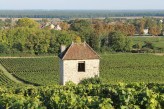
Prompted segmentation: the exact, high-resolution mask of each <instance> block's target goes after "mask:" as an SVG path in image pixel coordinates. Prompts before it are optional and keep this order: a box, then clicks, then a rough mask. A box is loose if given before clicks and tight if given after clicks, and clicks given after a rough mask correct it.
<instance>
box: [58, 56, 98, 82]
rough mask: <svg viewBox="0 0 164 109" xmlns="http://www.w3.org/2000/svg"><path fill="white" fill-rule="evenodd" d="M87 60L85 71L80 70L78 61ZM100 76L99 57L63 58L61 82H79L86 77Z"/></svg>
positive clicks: (61, 62)
mask: <svg viewBox="0 0 164 109" xmlns="http://www.w3.org/2000/svg"><path fill="white" fill-rule="evenodd" d="M79 61H85V72H78V62H79ZM96 75H97V76H99V59H92V60H63V61H62V60H61V61H60V84H62V85H65V83H66V82H68V81H72V82H74V83H76V84H77V83H79V82H80V80H82V79H84V78H91V77H94V76H96Z"/></svg>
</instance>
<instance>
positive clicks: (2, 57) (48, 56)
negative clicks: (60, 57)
mask: <svg viewBox="0 0 164 109" xmlns="http://www.w3.org/2000/svg"><path fill="white" fill-rule="evenodd" d="M45 57H46V58H48V57H57V56H31V57H19V56H18V57H12V56H5V57H0V58H45Z"/></svg>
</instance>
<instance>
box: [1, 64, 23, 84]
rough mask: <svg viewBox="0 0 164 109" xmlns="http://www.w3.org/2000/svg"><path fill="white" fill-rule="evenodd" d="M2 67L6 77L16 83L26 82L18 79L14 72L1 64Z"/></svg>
mask: <svg viewBox="0 0 164 109" xmlns="http://www.w3.org/2000/svg"><path fill="white" fill-rule="evenodd" d="M0 69H1V70H2V71H3V73H4V75H5V76H6V77H8V78H9V79H10V80H12V81H14V82H16V83H21V84H24V82H22V81H19V80H18V79H16V78H15V77H14V76H13V75H12V74H10V73H9V72H8V71H7V70H6V69H5V68H4V67H3V66H2V65H1V64H0Z"/></svg>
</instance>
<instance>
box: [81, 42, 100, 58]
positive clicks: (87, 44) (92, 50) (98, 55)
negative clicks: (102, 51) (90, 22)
mask: <svg viewBox="0 0 164 109" xmlns="http://www.w3.org/2000/svg"><path fill="white" fill-rule="evenodd" d="M84 43H85V44H86V45H87V46H88V47H89V48H90V49H91V50H92V51H93V52H94V53H95V54H96V55H97V56H98V57H99V59H100V58H101V57H100V56H99V54H98V53H97V52H95V50H93V48H92V47H90V46H89V45H88V44H87V43H86V42H84Z"/></svg>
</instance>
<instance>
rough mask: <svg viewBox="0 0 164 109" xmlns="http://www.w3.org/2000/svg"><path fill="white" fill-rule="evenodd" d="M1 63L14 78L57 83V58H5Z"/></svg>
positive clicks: (33, 82) (24, 80)
mask: <svg viewBox="0 0 164 109" xmlns="http://www.w3.org/2000/svg"><path fill="white" fill-rule="evenodd" d="M0 62H1V63H2V65H3V66H4V67H5V68H6V69H7V70H8V71H9V72H10V73H11V74H12V75H14V76H15V77H16V78H18V79H20V80H21V81H23V82H25V83H30V84H31V83H32V84H36V85H48V84H49V85H50V84H57V83H58V78H59V77H58V75H59V68H58V67H59V64H58V58H54V57H46V58H7V59H0Z"/></svg>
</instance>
